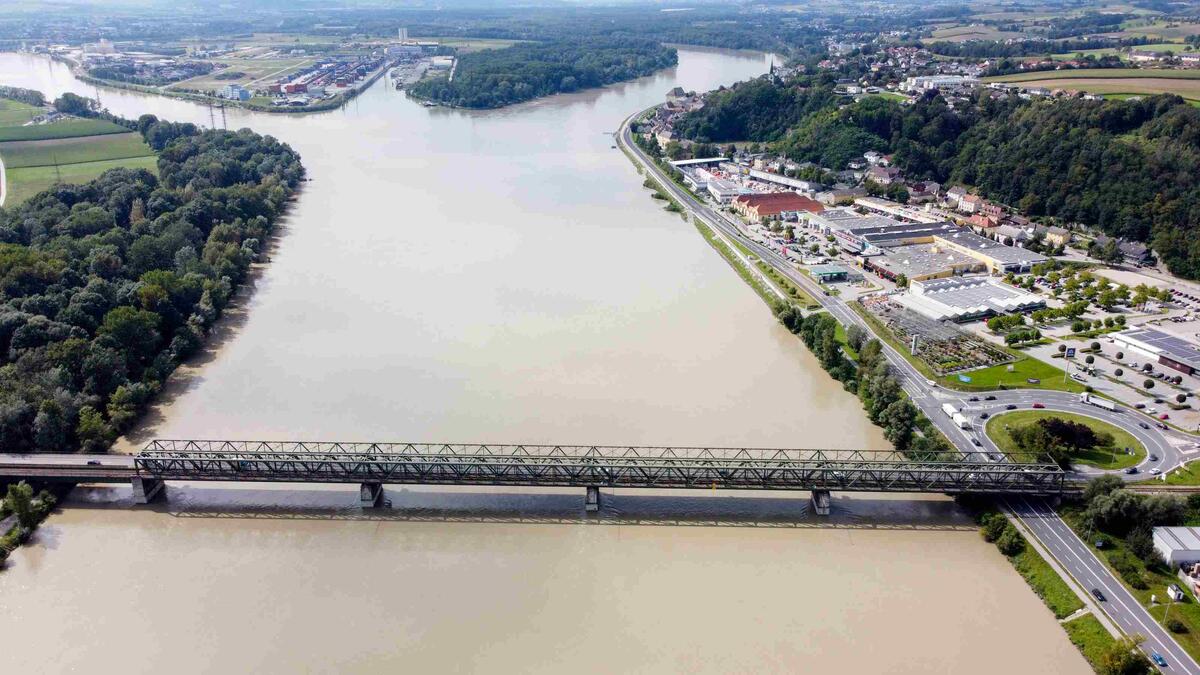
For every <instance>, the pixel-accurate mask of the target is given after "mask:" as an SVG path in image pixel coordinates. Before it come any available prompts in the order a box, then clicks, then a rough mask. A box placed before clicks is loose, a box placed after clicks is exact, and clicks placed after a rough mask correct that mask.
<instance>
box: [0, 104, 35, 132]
mask: <svg viewBox="0 0 1200 675" xmlns="http://www.w3.org/2000/svg"><path fill="white" fill-rule="evenodd" d="M41 112H42V111H41V109H40V108H35V107H33V106H31V105H29V104H27V103H21V102H20V101H13V100H11V99H7V98H0V127H19V126H21V125H22V124H25V123H26V122H28V121H29V120H31V119H33V118H34V117H37V116H38V115H40V114H41Z"/></svg>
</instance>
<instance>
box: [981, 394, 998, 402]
mask: <svg viewBox="0 0 1200 675" xmlns="http://www.w3.org/2000/svg"><path fill="white" fill-rule="evenodd" d="M983 400H985V401H995V400H996V397H995V396H992V395H991V394H989V395H987V396H984V397H983Z"/></svg>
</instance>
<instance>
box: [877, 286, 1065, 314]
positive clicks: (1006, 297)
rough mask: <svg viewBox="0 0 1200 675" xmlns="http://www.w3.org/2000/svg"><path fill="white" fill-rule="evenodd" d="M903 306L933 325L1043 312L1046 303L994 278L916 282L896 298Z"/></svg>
mask: <svg viewBox="0 0 1200 675" xmlns="http://www.w3.org/2000/svg"><path fill="white" fill-rule="evenodd" d="M894 299H895V300H896V301H897V302H899V303H900V304H901V305H903V306H905V307H907V308H909V309H911V310H913V311H914V312H917V313H918V314H922V315H924V316H926V317H929V318H930V319H933V320H934V321H945V320H949V321H955V322H960V321H971V320H974V319H982V318H984V317H989V316H996V315H1000V314H1012V313H1014V312H1027V311H1030V310H1034V309H1041V308H1042V307H1045V306H1046V301H1045V300H1044V299H1042V298H1041V297H1040V296H1038V295H1035V294H1033V293H1027V292H1025V291H1023V290H1021V289H1019V288H1016V287H1013V286H1010V285H1008V284H1005V283H1003V282H1001V281H1000V280H998V279H995V278H992V277H950V278H946V279H930V280H927V281H913V282H911V283H910V284H909V291H908V292H907V293H902V294H900V295H897V296H895V297H894Z"/></svg>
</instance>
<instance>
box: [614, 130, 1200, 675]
mask: <svg viewBox="0 0 1200 675" xmlns="http://www.w3.org/2000/svg"><path fill="white" fill-rule="evenodd" d="M645 112H647V111H642V112H639V113H636V114H634V115H631V116H630V117H628V118H627V119H626V120H625V121H624V122H622V123H621V127H620V129H618V131H617V133H616V135H615V136H616V139H617V142H618V143H619V144H620V145H621V146H622V147H623V148H624V149H625V150H626V151H627V152H628V153H630V154H631V155H632V156H633V157H635V158H636V160H637V162H638V163H639V164H641V165H642V167H643V168H644V169H645V170H646V171H647V172H649V173H650V174H652V175H653V176H654V177H655V178H656V179H657V180H658V182H659V183H660V184H661V185H662V187H663V189H664V190H667V191H668V192H669V193H670V194H671V196H672V197H674V198H675V199H676V200H677V201H678V202H679V203H680V204H682V205H684V206H685V207H686V208H687V209H688V211H689V212H690V213H691V215H692V217H694V218H698V219H699V220H700V221H701V222H703V223H705V224H706V225H708V226H709V227H710V228H713V229H716V230H719V231H720V232H721V233H723V234H724V235H725V236H727V237H729V238H731V239H735V240H737V242H738V243H739V244H741V245H742V246H744V247H745V248H746V249H748V250H749V251H751V252H752V253H754V255H756V256H758V257H759V259H761V260H762V261H763V262H764V263H766V264H768V265H770V266H771V267H772V268H773V269H775V270H776V271H777V272H779V273H780V274H781V275H783V276H784V277H785V278H787V279H788V280H789V281H791V282H792V283H794V284H796V285H797V286H799V287H800V288H802V289H804V290H805V291H806V292H807V293H808V294H809V295H811V296H812V297H813V298H814V299H815V300H816V301H817V302H818V303H820V305H821V307H823V308H824V309H825V310H826V311H828V312H829V313H830V314H831V315H832V316H833V317H834V318H835V319H837V320H838V321H839V322H840V323H841V324H842V325H844V326H852V325H853V326H859V327H860V328H862V329H863V330H865V331H866V332H867V334H868V335H875V331H873V330H872V329H871V327H870V325H868V324H867V323H866V322H865V321H864V320H863V319H862V317H860V316H859V315H858V314H857V313H856V312H854V311H853V310H852V309H850V308H849V307H847V306H846V303H845V302H843V301H842V300H841V299H840V298H838V297H837V296H830V295H825V291H824V289H822V288H821V287H820V286H819V285H817V283H816V282H814V281H813V280H812V279H810V278H809V277H808V276H807V275H804V274H801V273H800V272H799V271H797V270H796V268H794V267H792V265H791V263H790V262H788V261H787V260H785V259H784V258H783V257H781V256H780V255H779V253H777V252H776V251H773V250H771V249H769V248H767V247H766V246H763V245H762V244H759V243H758V242H756V241H754V240H752V239H750V238H748V237H746V236H745V235H743V234H742V232H741V229H740V228H739V227H738V226H737V224H736V223H735V222H733V221H732V220H730V219H729V218H728V217H726V216H725V215H724V214H721V213H718V212H717V211H714V210H713V209H712V208H710V207H709V206H708V205H707V204H704V203H702V202H700V201H698V200H697V199H696V198H695V197H693V196H692V195H691V194H690V193H688V192H687V191H685V190H683V189H681V188H680V187H679V186H678V185H676V184H675V182H674V181H672V180H671V179H670V178H669V177H667V176H665V175H664V174H663V172H662V170H661V169H660V168H659V167H658V166H657V165H656V164H655V163H654V161H653V160H651V159H650V158H649V157H648V156H647V155H646V154H645V153H644V152H643V151H642V149H641V148H640V147H638V145H637V144H636V143H634V142H633V134H632V131H631V129H630V123H631V122H632V121H633V120H634V119H636V118H637V117H640V116H641V115H642V114H643V113H645ZM880 343H881V344H882V346H883V354H884V356H885V357H886V358H887V360H888V363H889V364H890V365H891V366H892V369H893V371H894V372H895V373H896V375H897V377H898V379H899V380H900V383H901V386H902V387H903V388H904V390H905V392H907V393H908V395H909V396H910V397H911V398H912V401H913V403H915V404H916V405H917V407H919V408H920V409H921V411H922V412H923V413H924V414H925V416H926V417H928V418H929V420H930V421H931V422H932V423H933V424H934V426H936V427H937V428H938V429H939V430H940V431H941V432H942V433H943V434H944V435H945V436H946V438H948V439H950V441H951V442H952V443H954V444H955V446H956V447H957V448H958V450H959V451H960V452H964V453H966V452H978V451H979V449H980V448H982V449H984V450H990V451H991V452H993V453H995V452H998V449H997V448H996V445H995V444H994V443H992V441H991V440H990V439H988V438H987V435H986V434H984V433H983V432H982V429H981V428H980V427H979V425H978V424H977V423H978V421H979V419H978V414H979V412H983V411H984V410H988V411H989V412H990V411H991V409H993V408H998V409H999V410H1001V411H1003V410H1004V406H1006V405H1009V404H1014V405H1017V406H1018V407H1021V408H1026V407H1031V406H1032V404H1033V403H1035V402H1038V403H1042V404H1043V405H1045V406H1046V408H1047V409H1049V410H1063V411H1067V412H1078V413H1084V414H1088V415H1091V416H1092V417H1095V418H1098V419H1102V420H1104V421H1106V422H1109V423H1111V424H1113V425H1115V426H1118V427H1120V428H1122V429H1125V430H1127V431H1129V432H1130V433H1131V434H1133V435H1134V436H1135V437H1136V438H1138V439H1139V440H1141V441H1143V442H1144V443H1146V447H1147V449H1148V450H1149V452H1151V453H1155V454H1157V455H1158V456H1159V458H1160V461H1159V464H1161V466H1162V467H1163V469H1164V470H1166V468H1173V467H1174V466H1176V465H1178V464H1179V463H1181V462H1182V450H1181V449H1182V448H1183V447H1185V446H1187V445H1189V444H1190V443H1191V441H1190V440H1185V439H1186V438H1187V437H1185V436H1183V435H1182V434H1163V433H1161V431H1160V430H1158V429H1156V428H1155V427H1151V428H1150V429H1149V430H1146V429H1142V428H1141V427H1140V426H1138V424H1137V422H1139V421H1143V420H1142V419H1141V416H1140V415H1135V414H1133V413H1132V410H1130V409H1124V410H1123V411H1121V409H1119V410H1118V411H1117V412H1112V411H1108V410H1105V409H1103V408H1099V407H1097V406H1092V405H1088V404H1085V403H1082V402H1081V401H1080V400H1079V396H1078V395H1077V394H1070V393H1067V392H1056V391H1048V390H1041V389H1010V390H1005V391H995V392H980V393H978V394H970V393H963V392H957V391H953V392H952V391H949V390H945V389H942V388H940V387H937V386H936V385H935V386H930V384H929V382H928V380H927V379H926V378H925V376H924V375H922V374H921V372H920V371H918V370H917V369H916V368H915V367H914V366H913V365H912V364H911V363H909V362H908V360H907V359H905V358H904V356H903V355H901V354H900V353H899V352H897V351H896V350H895V349H893V348H892V347H891V346H890V345H888V343H887V342H885V341H883V340H880ZM972 395H977V396H979V397H980V399H981V400H980V401H979V402H978V403H974V404H973V405H971V403H973V402H970V401H968V400H967V399H968V398H969V397H970V396H972ZM989 395H990V396H995V397H996V398H995V400H993V401H983V400H982V399H983V398H984V397H985V396H989ZM954 401H957V404H955V407H960V405H959V404H961V405H962V406H965V407H967V409H968V411H969V412H970V413H972V414H971V416H972V417H973V418H974V419H973V420H972V428H971V429H969V430H968V429H960V428H958V426H957V425H955V424H954V423H953V422H952V421H951V420H950V418H949V417H947V416H946V414H945V413H944V412H942V409H941V406H942V403H947V402H954ZM972 439H978V440H979V442H980V445H979V446H976V445H975V444H974V443H973V442H972ZM1080 477H1082V476H1080ZM1138 477H1139V478H1145V477H1147V476H1146V475H1145V474H1138ZM1127 478H1132V476H1127ZM1007 506H1008V509H1009V511H1010V512H1011V513H1012V514H1013V515H1014V516H1015V517H1017V518H1019V519H1020V521H1021V522H1022V524H1024V525H1025V527H1026V529H1027V530H1028V531H1030V532H1031V533H1033V534H1034V536H1036V537H1037V539H1038V541H1039V542H1040V543H1041V544H1042V545H1043V547H1045V548H1046V550H1048V551H1050V552H1051V553H1052V555H1054V557H1055V559H1056V560H1057V561H1058V562H1059V564H1061V565H1062V566H1063V567H1064V568H1065V569H1066V570H1067V572H1068V573H1069V574H1070V575H1071V576H1072V577H1073V578H1074V579H1075V581H1076V582H1077V583H1078V584H1079V585H1080V586H1081V587H1083V588H1085V589H1088V590H1090V589H1099V590H1100V591H1102V592H1103V594H1104V595H1105V597H1106V600H1105V602H1102V603H1099V604H1098V605H1096V606H1098V607H1100V608H1101V609H1103V611H1104V613H1105V614H1107V615H1108V616H1109V617H1110V618H1111V619H1112V621H1113V622H1114V623H1115V624H1116V625H1117V626H1120V627H1121V629H1122V630H1123V631H1125V632H1126V633H1130V634H1133V633H1136V634H1140V635H1143V636H1145V638H1146V641H1145V642H1144V643H1143V645H1142V647H1143V649H1144V650H1146V651H1147V652H1150V651H1155V652H1158V653H1159V654H1162V655H1163V656H1164V657H1165V658H1166V660H1167V663H1168V664H1169V666H1168V668H1167V669H1165V670H1169V671H1170V672H1183V673H1192V674H1194V675H1200V664H1197V663H1196V661H1195V659H1193V658H1191V656H1190V655H1188V654H1187V652H1185V651H1184V650H1183V649H1182V648H1181V647H1180V646H1179V644H1178V643H1176V642H1175V640H1174V639H1172V638H1171V636H1170V634H1169V633H1167V631H1166V630H1165V629H1164V628H1163V627H1162V626H1160V625H1159V624H1158V623H1157V622H1156V621H1155V620H1154V618H1153V617H1152V616H1150V613H1149V612H1148V611H1147V610H1146V609H1145V608H1144V607H1142V606H1141V605H1140V604H1138V602H1137V601H1136V600H1135V599H1134V598H1133V596H1132V595H1131V594H1130V593H1129V592H1128V591H1127V590H1125V587H1124V586H1122V585H1121V582H1120V581H1118V580H1117V578H1116V577H1114V576H1113V574H1112V572H1111V571H1109V569H1108V568H1107V567H1105V566H1104V564H1103V563H1102V562H1101V561H1100V560H1099V559H1097V558H1096V556H1095V555H1094V554H1093V553H1092V551H1091V549H1090V548H1089V547H1088V546H1087V544H1085V543H1083V542H1082V541H1080V539H1079V537H1077V536H1076V535H1075V533H1074V531H1072V530H1071V528H1070V527H1069V526H1068V525H1067V524H1066V523H1065V522H1063V520H1062V519H1061V518H1059V517H1058V514H1057V513H1055V512H1054V510H1053V509H1052V508H1050V507H1048V506H1046V505H1045V504H1044V503H1041V502H1040V501H1038V500H1028V499H1014V500H1009V502H1008V504H1007ZM1164 590H1165V589H1164ZM1093 604H1095V603H1093Z"/></svg>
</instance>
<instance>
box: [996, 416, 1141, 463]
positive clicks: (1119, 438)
mask: <svg viewBox="0 0 1200 675" xmlns="http://www.w3.org/2000/svg"><path fill="white" fill-rule="evenodd" d="M1051 417H1058V418H1060V419H1064V420H1068V421H1071V422H1078V423H1080V424H1084V425H1087V426H1088V427H1089V428H1090V429H1092V430H1093V431H1095V432H1096V433H1106V434H1110V435H1111V436H1112V437H1113V444H1112V447H1111V448H1110V449H1111V452H1110V451H1109V450H1110V449H1099V448H1093V449H1091V450H1086V451H1082V452H1079V453H1073V454H1072V455H1071V458H1072V459H1073V460H1074V461H1076V462H1078V463H1080V464H1087V465H1088V466H1094V467H1098V468H1101V469H1124V468H1125V467H1127V466H1133V465H1135V464H1137V463H1139V462H1141V461H1142V460H1143V459H1145V458H1146V447H1145V446H1143V445H1142V444H1141V442H1140V441H1138V440H1137V439H1136V438H1134V437H1133V436H1132V435H1131V434H1130V433H1129V432H1128V431H1125V430H1124V429H1121V428H1120V427H1116V426H1113V425H1111V424H1109V423H1108V422H1102V421H1100V420H1098V419H1096V418H1094V417H1088V416H1086V415H1078V414H1075V413H1067V412H1056V411H1050V410H1016V411H1013V412H1006V413H1003V414H1000V415H996V416H995V417H993V418H992V419H990V420H988V423H987V435H988V437H990V438H991V439H992V440H993V441H995V442H996V445H997V446H999V447H1000V449H1001V450H1003V451H1004V452H1008V453H1014V452H1020V450H1019V449H1018V448H1017V447H1016V445H1015V444H1014V443H1013V441H1012V438H1011V437H1009V435H1008V431H1007V429H1006V427H1017V426H1025V425H1027V424H1031V423H1033V422H1035V421H1037V420H1041V419H1048V418H1051ZM1124 448H1132V449H1133V454H1132V455H1129V454H1125V452H1124V451H1123V449H1124Z"/></svg>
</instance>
